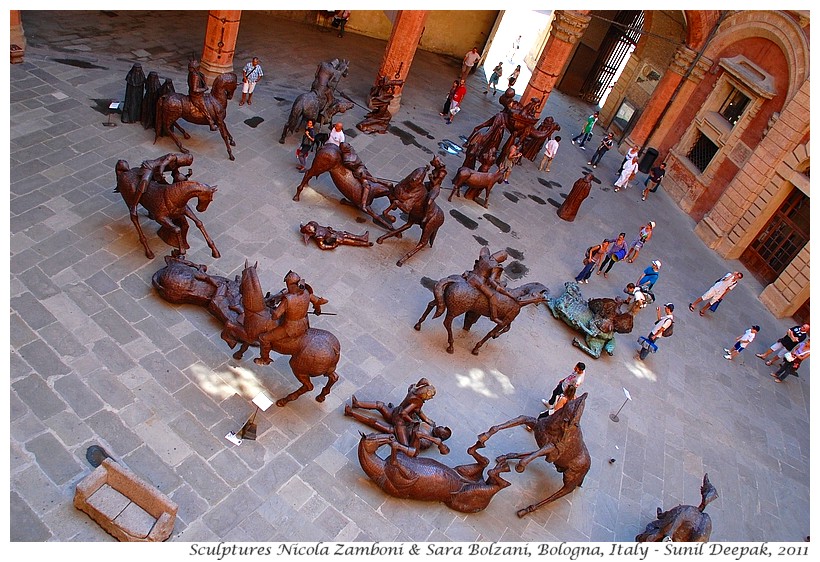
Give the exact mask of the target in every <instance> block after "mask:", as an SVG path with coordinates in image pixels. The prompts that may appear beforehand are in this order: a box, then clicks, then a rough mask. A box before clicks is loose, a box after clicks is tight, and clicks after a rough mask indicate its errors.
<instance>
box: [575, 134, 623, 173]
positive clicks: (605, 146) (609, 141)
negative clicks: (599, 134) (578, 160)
mask: <svg viewBox="0 0 820 562" xmlns="http://www.w3.org/2000/svg"><path fill="white" fill-rule="evenodd" d="M614 143H615V133H609V134H608V135H607V136H605V137H604V138H603V140H601V144H599V145H598V148H597V149H596V150H595V153H594V154H593V155H592V158H590V160H589V162H587V164H589V165H590V166H592V167H593V168H597V167H598V164H600V163H601V158H603V157H604V154H606V153H607V151H608V150H609V149H610V148H612V145H613V144H614ZM581 148H584V147H583V146H582V147H581Z"/></svg>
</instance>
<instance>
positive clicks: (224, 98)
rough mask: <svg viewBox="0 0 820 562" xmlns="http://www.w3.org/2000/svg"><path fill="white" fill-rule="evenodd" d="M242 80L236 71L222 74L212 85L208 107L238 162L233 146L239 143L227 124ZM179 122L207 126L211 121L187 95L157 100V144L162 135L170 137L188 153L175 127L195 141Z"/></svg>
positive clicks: (207, 94)
mask: <svg viewBox="0 0 820 562" xmlns="http://www.w3.org/2000/svg"><path fill="white" fill-rule="evenodd" d="M237 83H238V79H237V77H236V74H235V73H233V72H226V73H224V74H220V75H219V76H217V77H216V79H215V80H214V83H213V85H212V86H211V91H210V92H207V93H206V94H205V105H206V107H208V110H209V111H210V114H211V118H212V119H213V122H214V123H215V124H216V126H217V128H218V129H219V134H220V135H222V140H224V141H225V148H227V149H228V158H230V159H231V160H235V158H234V155H233V152H232V151H231V147H232V146H236V143H235V142H234V140H233V137H232V136H231V133H230V132H229V131H228V127H227V125H225V115H226V109H227V107H228V100H230V99H233V93H234V91H236V86H237ZM179 119H184V120H185V121H188V122H189V123H194V124H196V125H207V124H208V119H207V117H205V115H203V114H202V112H201V111H200V110H199V109H198V108H197V107H196V106H194V104H192V103H191V99H190V98H189V97H188V96H187V95H186V94H179V93H173V94H166V95H164V96H162V97H161V98H159V100H157V116H156V134H155V136H154V143H155V144H156V142H157V139H158V138H159V137H161V136H164V135H166V134H167V135H168V136H170V137H171V139H172V140H173V141H174V142H175V143H176V145H177V146H178V147H179V149H180V150H181V151H182V152H184V153H186V154H187V153H188V150H187V149H186V148H185V147H184V146H182V143H181V142H180V141H179V138H178V137H177V136H176V135H175V134H174V131H173V129H174V127H176V128H177V129H179V132H181V133H182V136H183V137H185V138H186V139H189V138H191V135H189V134H188V133H187V132H186V131H185V130H184V129H183V128H182V127H180V126H179V123H178V122H177V121H178V120H179Z"/></svg>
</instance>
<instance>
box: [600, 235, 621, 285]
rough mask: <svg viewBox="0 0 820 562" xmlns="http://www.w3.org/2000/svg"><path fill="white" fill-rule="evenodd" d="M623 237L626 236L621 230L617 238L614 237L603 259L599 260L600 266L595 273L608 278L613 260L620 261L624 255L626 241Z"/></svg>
mask: <svg viewBox="0 0 820 562" xmlns="http://www.w3.org/2000/svg"><path fill="white" fill-rule="evenodd" d="M624 238H626V232H621V233H620V234H619V235H618V238H616V239H615V242H613V243H612V245H611V246H610V247H609V250H608V251H607V253H606V256H604V261H602V262H601V266H600V267H599V268H598V272H597V273H596V274H595V275H600V274H601V273H603V274H604V277H605V278H609V270H611V269H612V266H613V265H615V262H616V261H621V260H622V259H624V258H625V257H626V242H625V241H624Z"/></svg>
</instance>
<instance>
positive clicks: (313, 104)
mask: <svg viewBox="0 0 820 562" xmlns="http://www.w3.org/2000/svg"><path fill="white" fill-rule="evenodd" d="M349 66H350V61H348V60H339V59H333V60H330V61H322V62H321V63H319V65H318V66H317V67H316V74H315V76H314V78H313V83H312V84H311V85H310V91H309V92H306V93H304V94H300V95H299V96H297V97H296V99H295V100H294V101H293V106H291V109H290V116H289V117H288V121H287V123H285V126H284V127H283V128H282V136H281V137H280V138H279V144H284V143H285V137H286V136H287V135H289V134H290V133H293V132H295V131H298V130H299V127H300V126H301V124H302V123H303V122H304V121H307V120H308V119H310V120H311V121H313V122H314V123H318V124H319V126H321V125H323V124H327V123H330V120H331V118H332V117H333V115H335V114H336V113H344V112H345V111H347V110H349V109H351V108H352V107H353V103H352V102H350V101H347V100H338V99H336V97H335V96H334V95H333V92H334V91H335V90H336V86H337V85H338V84H339V81H340V80H341V79H342V78H344V77H346V76H347V71H348V67H349Z"/></svg>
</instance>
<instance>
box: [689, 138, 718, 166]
mask: <svg viewBox="0 0 820 562" xmlns="http://www.w3.org/2000/svg"><path fill="white" fill-rule="evenodd" d="M717 151H718V147H717V146H715V143H713V142H712V141H711V140H709V137H707V136H706V135H704V134H703V133H701V132H700V131H698V138H697V140H695V144H693V145H692V148H691V149H690V150H689V152H688V153H687V154H686V157H687V158H689V160H690V161H691V162H692V164H694V165H695V167H696V168H697V169H698V170H700V171H701V172H703V171H704V170H705V169H706V166H708V165H709V162H711V161H712V158H714V157H715V154H717Z"/></svg>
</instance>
